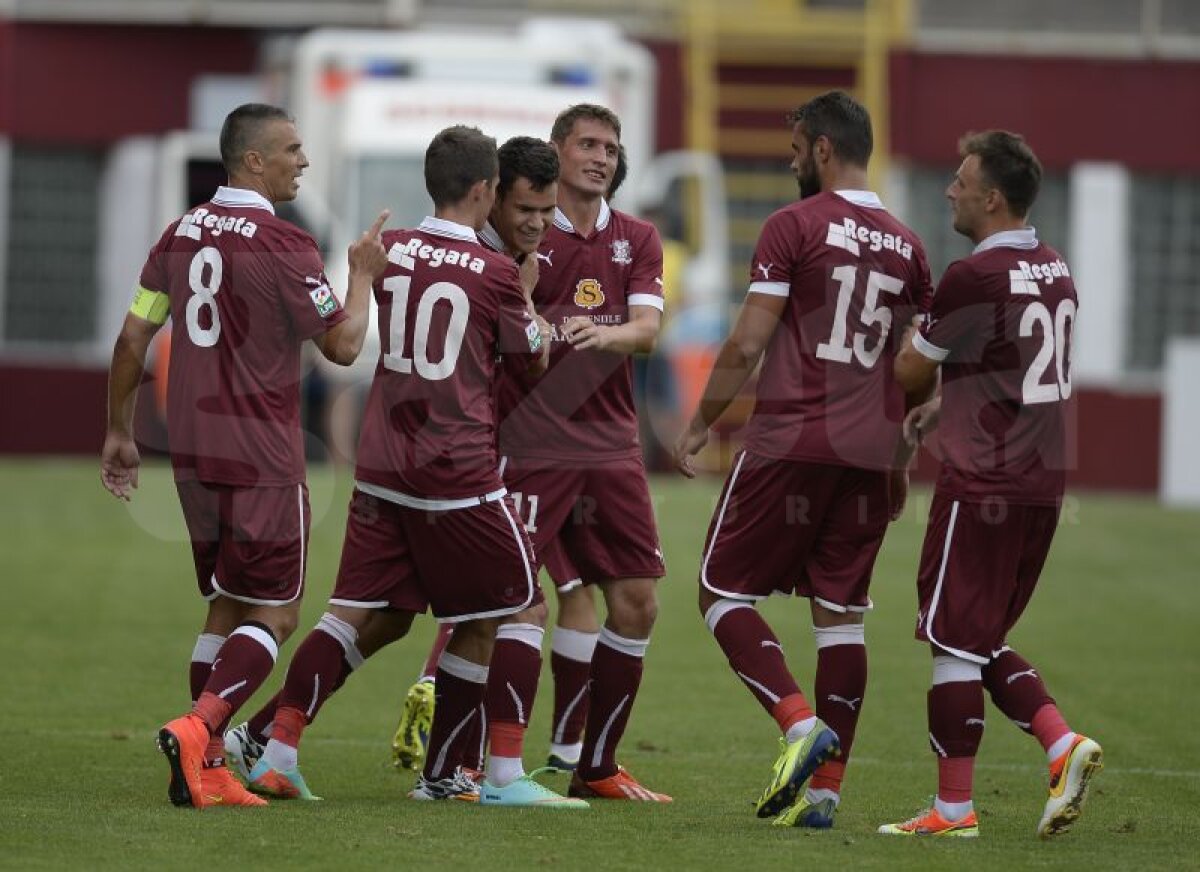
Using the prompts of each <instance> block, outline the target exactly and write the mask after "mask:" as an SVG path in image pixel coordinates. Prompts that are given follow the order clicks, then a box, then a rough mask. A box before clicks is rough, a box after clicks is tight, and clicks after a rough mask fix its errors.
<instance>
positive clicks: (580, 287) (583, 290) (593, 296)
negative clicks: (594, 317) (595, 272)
mask: <svg viewBox="0 0 1200 872" xmlns="http://www.w3.org/2000/svg"><path fill="white" fill-rule="evenodd" d="M575 305H576V306H581V307H582V308H584V309H595V308H596V307H597V306H603V305H604V291H603V290H601V288H600V281H599V280H598V279H581V280H580V282H579V284H577V285H576V286H575Z"/></svg>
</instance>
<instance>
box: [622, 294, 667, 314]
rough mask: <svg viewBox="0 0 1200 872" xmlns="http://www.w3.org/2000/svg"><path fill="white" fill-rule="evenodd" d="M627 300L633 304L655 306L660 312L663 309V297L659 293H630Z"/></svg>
mask: <svg viewBox="0 0 1200 872" xmlns="http://www.w3.org/2000/svg"><path fill="white" fill-rule="evenodd" d="M626 302H627V303H628V304H629V305H631V306H653V307H654V308H655V309H658V311H660V312H661V311H662V310H663V298H662V297H660V296H658V295H657V294H630V295H629V299H628V300H626Z"/></svg>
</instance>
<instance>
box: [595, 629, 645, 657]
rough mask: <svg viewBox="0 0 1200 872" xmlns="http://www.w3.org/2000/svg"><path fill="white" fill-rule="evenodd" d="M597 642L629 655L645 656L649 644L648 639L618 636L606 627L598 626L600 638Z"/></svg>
mask: <svg viewBox="0 0 1200 872" xmlns="http://www.w3.org/2000/svg"><path fill="white" fill-rule="evenodd" d="M597 643H598V644H600V645H604V646H605V647H607V648H612V649H613V650H614V651H620V652H621V653H622V654H627V655H628V656H630V657H645V656H646V649H647V648H648V647H649V646H650V640H649V639H626V638H625V637H624V636H618V635H617V634H616V633H614V632H613V631H612V630H610V629H609V628H608V627H601V628H600V638H599V639H598V640H597Z"/></svg>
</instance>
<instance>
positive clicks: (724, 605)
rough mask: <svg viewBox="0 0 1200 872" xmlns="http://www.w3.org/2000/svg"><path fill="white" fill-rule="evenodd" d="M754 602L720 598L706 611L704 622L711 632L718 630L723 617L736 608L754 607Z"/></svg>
mask: <svg viewBox="0 0 1200 872" xmlns="http://www.w3.org/2000/svg"><path fill="white" fill-rule="evenodd" d="M752 608H754V603H744V602H742V601H740V600H731V599H719V600H717V601H716V602H715V603H713V604H712V605H711V606H709V607H708V611H706V612H705V613H704V623H705V624H706V625H707V626H708V631H709V632H710V633H715V632H717V624H718V623H720V621H721V618H723V617H725V616H726V615H727V614H729V613H730V612H732V611H733V610H734V609H752Z"/></svg>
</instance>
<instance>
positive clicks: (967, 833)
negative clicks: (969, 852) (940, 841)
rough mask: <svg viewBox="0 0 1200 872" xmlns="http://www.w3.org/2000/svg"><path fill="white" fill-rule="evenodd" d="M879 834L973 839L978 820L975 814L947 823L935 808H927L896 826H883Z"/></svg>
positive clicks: (977, 829)
mask: <svg viewBox="0 0 1200 872" xmlns="http://www.w3.org/2000/svg"><path fill="white" fill-rule="evenodd" d="M879 832H880V833H882V834H883V835H885V836H939V837H946V836H949V837H951V838H957V839H974V838H976V837H977V836H978V835H979V820H978V818H976V817H975V812H973V811H972V812H969V813H968V814H967V815H966V817H964V818H962V819H961V820H957V821H948V820H946V819H945V818H944V817H942V816H941V815H940V814H938V810H937V809H936V808H929V809H926V810H925V811H923V812H921V814H919V815H917V816H916V817H914V818H909V819H908V820H906V821H902V822H900V823H898V824H884V825H883V826H881V827H880V828H879Z"/></svg>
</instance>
